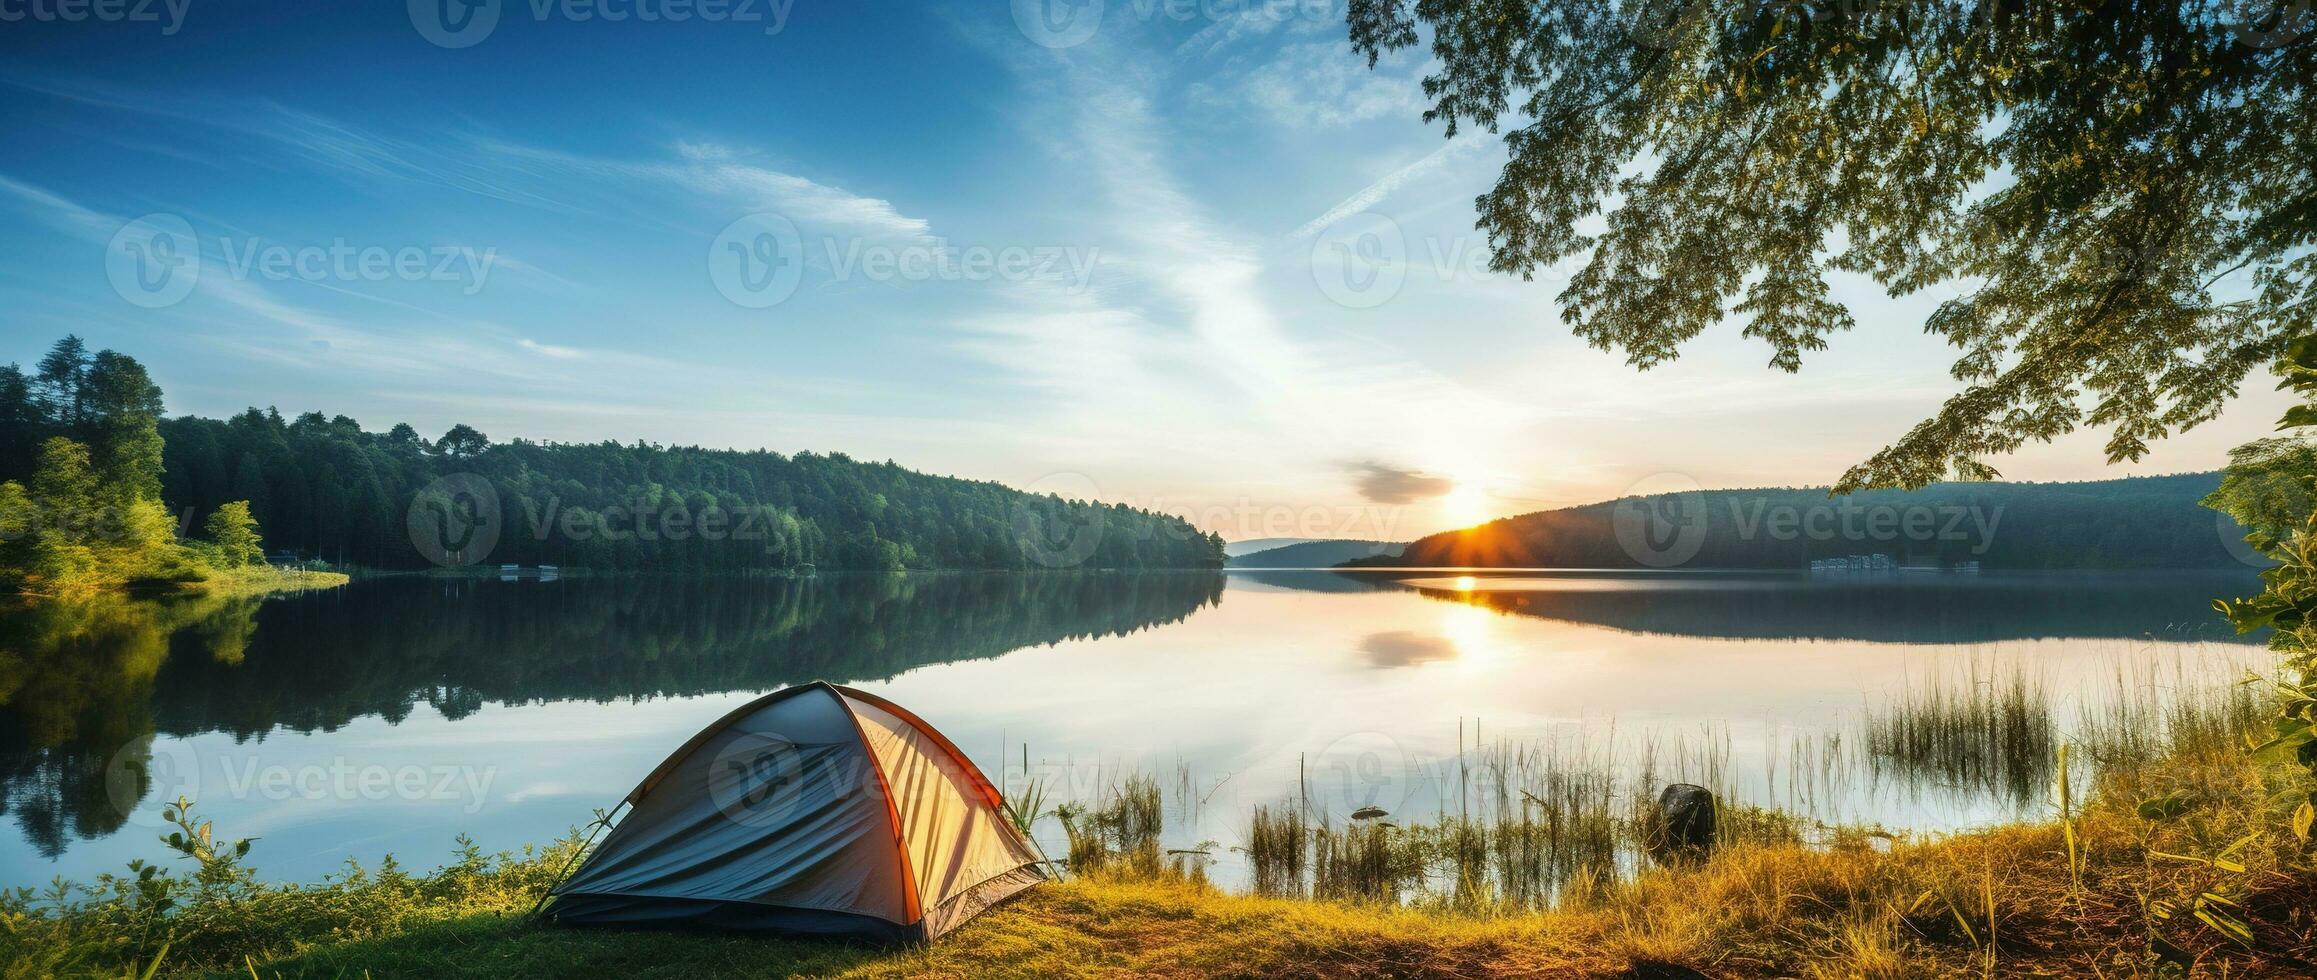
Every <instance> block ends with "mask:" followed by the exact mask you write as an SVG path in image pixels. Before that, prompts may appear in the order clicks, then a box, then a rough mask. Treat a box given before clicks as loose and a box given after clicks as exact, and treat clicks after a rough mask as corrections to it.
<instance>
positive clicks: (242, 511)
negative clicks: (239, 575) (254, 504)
mask: <svg viewBox="0 0 2317 980" xmlns="http://www.w3.org/2000/svg"><path fill="white" fill-rule="evenodd" d="M203 529H204V530H206V531H207V532H208V534H209V540H210V542H211V543H213V544H215V545H217V554H218V557H217V561H218V564H220V565H222V566H224V567H226V568H240V567H242V566H244V565H256V564H261V563H263V562H264V561H265V547H264V544H263V541H262V539H260V538H259V537H258V533H257V519H256V518H254V517H251V516H250V514H249V501H247V500H232V501H227V502H226V503H224V504H220V505H219V506H218V508H217V510H215V511H213V512H211V513H210V515H209V522H208V523H207V524H206V525H204V526H203Z"/></svg>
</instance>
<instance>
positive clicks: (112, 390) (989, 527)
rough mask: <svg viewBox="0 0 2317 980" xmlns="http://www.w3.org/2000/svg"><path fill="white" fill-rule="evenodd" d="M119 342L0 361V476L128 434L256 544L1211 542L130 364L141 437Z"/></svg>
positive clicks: (964, 484)
mask: <svg viewBox="0 0 2317 980" xmlns="http://www.w3.org/2000/svg"><path fill="white" fill-rule="evenodd" d="M124 362H125V363H127V364H130V365H133V364H134V363H135V362H134V361H133V360H131V359H129V358H127V357H126V356H125V355H118V354H114V353H112V352H110V351H107V352H102V353H99V354H97V355H95V356H94V358H93V359H92V358H91V357H90V356H88V355H87V354H86V353H85V347H84V345H83V344H82V342H81V341H80V340H79V339H78V338H76V337H67V338H65V339H64V340H63V341H59V342H58V343H57V345H56V347H55V348H54V349H53V350H52V351H51V352H50V354H49V355H48V356H47V357H46V358H44V359H43V360H42V361H41V362H40V363H39V365H38V366H37V368H36V369H35V370H34V371H32V372H29V373H28V372H26V371H25V370H23V369H22V368H20V367H18V366H15V365H10V366H9V367H7V368H4V369H0V479H6V480H25V479H30V478H31V477H32V475H33V474H35V473H36V472H37V471H38V469H39V459H38V456H39V452H40V450H39V446H40V444H41V443H42V442H43V441H44V440H46V439H48V438H52V437H55V436H58V435H64V434H71V433H85V434H86V435H87V436H88V437H89V438H90V439H91V440H93V441H91V442H90V443H89V444H90V445H91V446H92V447H93V448H94V450H95V459H96V460H97V465H98V467H99V469H100V471H104V470H105V468H106V467H108V466H109V467H111V468H112V469H114V470H118V469H120V465H119V464H115V463H111V462H108V461H110V460H113V459H115V458H116V457H122V456H124V455H135V456H136V458H137V459H138V460H139V461H140V462H138V463H137V466H140V467H143V469H140V470H138V472H139V474H140V476H139V477H138V478H137V479H138V480H139V481H140V482H139V489H138V490H137V491H136V493H137V494H138V495H139V499H150V500H153V501H156V502H159V503H164V504H165V505H166V508H167V510H166V513H167V514H170V515H177V516H176V517H175V518H174V520H175V522H176V525H177V526H178V527H179V528H180V529H183V528H187V527H190V523H191V522H190V518H189V517H188V516H187V515H192V514H209V513H212V512H213V511H215V510H216V509H218V508H220V507H224V506H227V505H229V504H232V503H234V502H240V501H246V502H247V505H248V507H247V516H248V517H249V518H250V519H252V520H253V521H254V522H255V524H256V525H257V526H260V527H263V528H264V529H265V532H264V547H265V549H266V550H267V551H269V552H273V553H276V554H284V553H286V554H289V555H294V556H296V557H298V558H300V559H316V560H321V561H325V562H329V563H331V564H335V565H340V566H360V567H367V568H377V569H422V568H427V567H432V566H434V565H447V564H474V563H479V562H483V561H489V562H491V563H494V564H503V563H522V564H538V563H545V564H557V565H565V566H574V567H584V568H590V569H603V570H654V571H744V570H781V569H793V568H798V567H801V566H806V565H810V566H814V567H816V568H823V569H863V570H901V569H935V568H951V569H1008V570H1043V569H1059V568H1107V569H1136V568H1214V567H1219V566H1221V564H1222V561H1223V555H1222V540H1221V539H1220V538H1218V537H1215V536H1213V535H1210V534H1204V533H1201V532H1199V531H1198V530H1197V529H1196V528H1193V527H1192V526H1191V525H1190V524H1189V523H1187V522H1185V521H1182V520H1180V519H1177V518H1174V517H1171V516H1167V515H1164V514H1159V513H1154V512H1150V511H1144V510H1137V509H1133V508H1129V507H1126V506H1124V505H1105V504H1100V503H1094V502H1087V501H1078V500H1066V499H1063V498H1061V497H1059V496H1054V495H1045V496H1040V495H1034V494H1027V493H1023V492H1021V491H1017V490H1014V489H1011V488H1008V487H1006V486H1004V485H1002V484H998V483H994V482H988V481H975V480H964V479H957V478H954V477H945V476H933V475H929V474H925V473H919V472H916V471H912V470H908V469H904V468H902V467H900V466H898V465H896V464H894V463H893V462H891V461H886V462H881V463H872V462H865V461H860V460H856V459H853V458H852V457H850V456H847V455H845V454H843V453H836V452H832V453H825V454H824V453H813V452H799V453H795V454H793V455H782V454H780V453H776V452H770V451H764V450H750V451H738V450H725V449H707V448H701V447H695V446H661V445H655V444H650V443H644V442H636V443H630V444H621V443H617V442H609V441H606V442H599V443H556V442H533V441H528V440H523V439H514V440H509V441H506V442H493V441H492V440H491V439H490V438H489V437H488V436H487V435H485V434H484V433H482V432H480V431H477V430H476V429H474V428H473V427H471V426H467V425H463V424H462V425H455V426H452V427H451V428H450V429H449V430H448V431H446V432H444V433H443V434H442V435H441V436H439V437H436V438H433V439H428V438H426V437H424V436H422V435H420V434H419V433H418V431H417V430H416V429H414V428H412V427H411V426H410V425H408V424H403V423H397V424H395V425H392V426H390V427H388V428H387V429H386V430H385V431H383V432H376V431H370V430H366V429H364V428H363V427H362V425H361V424H360V423H358V422H356V421H355V420H354V419H352V418H348V417H347V416H344V415H336V416H327V415H324V414H323V413H321V412H318V411H313V412H306V413H303V414H300V415H298V416H296V417H295V418H285V417H284V416H283V415H282V414H281V413H280V412H279V411H277V410H275V409H272V408H266V409H259V408H251V409H249V410H247V411H244V412H242V413H240V414H238V415H235V416H233V417H231V418H227V419H211V418H199V417H194V416H181V417H177V418H161V417H160V416H161V401H160V399H161V393H160V389H159V388H158V387H154V386H152V384H151V382H150V381H149V380H147V379H145V376H144V372H143V369H142V368H141V367H140V368H137V370H136V377H137V379H138V381H139V383H140V384H141V385H142V386H143V387H141V388H137V389H136V390H135V391H134V392H132V393H131V394H133V395H134V397H133V398H132V399H130V400H132V401H134V402H135V409H136V413H137V414H138V417H140V418H146V417H149V418H151V419H153V420H154V424H153V425H152V428H151V431H152V432H153V433H154V434H155V436H156V437H155V438H153V439H150V440H142V439H140V440H128V441H127V442H124V440H123V439H122V438H120V437H118V436H116V435H114V434H113V429H114V428H116V426H114V424H113V422H112V421H111V420H112V419H113V418H114V417H115V416H117V415H119V414H120V413H119V411H118V410H117V408H116V406H117V404H118V403H119V402H121V400H122V399H123V398H125V397H128V396H126V395H123V394H122V393H120V392H119V391H117V390H116V389H117V388H119V387H120V385H119V384H118V383H117V380H116V376H117V375H118V374H119V373H120V372H119V367H118V366H119V365H120V364H121V363H124ZM132 387H133V386H132ZM155 462H157V464H158V465H152V464H153V463H155ZM148 471H149V476H147V475H143V474H146V473H148ZM107 472H109V471H107ZM120 479H121V478H119V477H116V476H110V475H107V476H104V477H103V478H102V479H101V480H100V482H104V483H106V484H107V485H114V484H117V483H118V482H120ZM446 488H447V489H446ZM478 498H480V499H478ZM443 514H447V515H450V517H449V519H450V520H451V522H452V526H453V529H454V530H456V531H460V532H471V531H474V530H476V529H477V528H478V527H479V528H481V529H482V530H484V531H487V533H488V534H490V535H492V536H494V539H493V540H491V541H489V542H488V544H487V546H485V547H476V548H474V549H470V550H467V551H464V552H462V553H459V554H455V555H447V556H446V555H445V554H443V553H442V551H441V549H439V548H436V549H430V548H429V547H428V545H429V538H430V536H432V535H434V534H436V533H438V525H437V524H435V523H434V522H435V521H436V520H437V519H438V516H439V515H443ZM147 516H148V517H150V516H151V515H149V514H148V515H147ZM462 521H463V522H465V523H464V524H460V523H459V522H462ZM164 523H166V522H164ZM154 533H158V532H154ZM461 536H462V537H467V536H469V535H467V534H464V533H462V535H461Z"/></svg>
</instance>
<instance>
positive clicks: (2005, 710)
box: [1865, 658, 2058, 807]
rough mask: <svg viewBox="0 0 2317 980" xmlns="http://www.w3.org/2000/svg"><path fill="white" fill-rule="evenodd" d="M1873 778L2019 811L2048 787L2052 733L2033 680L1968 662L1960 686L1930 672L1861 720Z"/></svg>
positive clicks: (2012, 667) (2018, 671) (2046, 704)
mask: <svg viewBox="0 0 2317 980" xmlns="http://www.w3.org/2000/svg"><path fill="white" fill-rule="evenodd" d="M1865 728H1866V743H1867V751H1868V758H1869V759H1870V760H1871V761H1872V763H1873V764H1874V772H1875V775H1876V776H1878V777H1891V776H1895V777H1897V778H1899V779H1901V780H1905V781H1907V782H1910V783H1916V784H1928V785H1933V786H1944V787H1947V788H1950V789H1961V790H1965V791H1972V792H1984V793H1986V794H1988V795H1990V796H1993V797H1996V798H1998V799H2002V800H2005V801H2008V802H2009V803H2011V804H2012V805H2013V806H2015V807H2024V806H2026V805H2027V804H2029V803H2031V802H2033V801H2034V800H2036V799H2038V798H2040V796H2041V794H2042V793H2043V792H2044V790H2045V789H2046V788H2047V787H2049V786H2050V785H2051V779H2052V759H2053V749H2054V746H2055V745H2056V744H2057V740H2058V729H2057V727H2056V726H2055V724H2054V722H2053V715H2052V699H2051V695H2050V693H2049V692H2048V691H2047V690H2045V688H2044V685H2043V682H2042V680H2041V679H2040V678H2035V677H2031V676H2030V675H2029V674H2028V672H2027V669H2026V667H2025V666H2024V665H2021V664H2020V663H2018V662H2017V661H2012V662H2011V663H2010V664H2009V669H2007V670H2006V669H1999V668H1997V667H1995V666H1994V665H1992V664H1991V663H1989V662H1985V661H1982V660H1980V659H1976V658H1975V659H1973V660H1972V661H1971V664H1970V667H1969V675H1968V677H1966V678H1964V679H1963V683H1961V684H1957V683H1954V682H1953V680H1952V679H1950V678H1949V677H1946V676H1942V675H1939V674H1937V673H1931V674H1926V675H1925V677H1924V680H1923V683H1922V684H1920V685H1919V686H1918V685H1915V684H1909V685H1908V686H1906V687H1905V688H1903V689H1902V690H1901V691H1900V693H1899V694H1898V696H1896V697H1894V698H1892V699H1891V700H1890V701H1889V702H1887V703H1886V704H1884V705H1883V706H1882V707H1881V708H1880V709H1876V710H1870V711H1868V712H1867V714H1866V723H1865Z"/></svg>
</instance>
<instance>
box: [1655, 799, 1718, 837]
mask: <svg viewBox="0 0 2317 980" xmlns="http://www.w3.org/2000/svg"><path fill="white" fill-rule="evenodd" d="M1657 814H1658V828H1659V842H1658V844H1659V848H1658V849H1660V850H1663V851H1669V852H1674V853H1704V852H1706V851H1710V850H1713V848H1714V839H1715V827H1714V794H1713V792H1712V791H1710V790H1708V789H1706V788H1705V787H1703V786H1697V785H1693V784H1690V783H1674V784H1673V785H1671V786H1667V787H1666V788H1665V792H1663V793H1659V794H1658V796H1657Z"/></svg>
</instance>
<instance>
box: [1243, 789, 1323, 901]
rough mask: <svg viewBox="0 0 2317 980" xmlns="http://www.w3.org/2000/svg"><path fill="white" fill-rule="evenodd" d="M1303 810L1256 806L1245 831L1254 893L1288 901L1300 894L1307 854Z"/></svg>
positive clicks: (1286, 806)
mask: <svg viewBox="0 0 2317 980" xmlns="http://www.w3.org/2000/svg"><path fill="white" fill-rule="evenodd" d="M1308 835H1309V831H1308V829H1307V828H1306V827H1305V826H1304V822H1303V808H1302V807H1301V806H1298V805H1295V804H1280V805H1276V806H1258V807H1256V808H1255V816H1254V819H1253V820H1251V821H1249V823H1248V827H1247V848H1246V851H1247V864H1248V869H1249V871H1250V872H1252V874H1251V877H1252V878H1253V884H1254V887H1255V893H1256V894H1258V895H1269V896H1274V897H1282V898H1291V897H1299V896H1301V895H1302V894H1303V871H1304V867H1305V865H1306V863H1307V857H1308V855H1309V854H1310V853H1311V841H1310V838H1309V836H1308Z"/></svg>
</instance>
